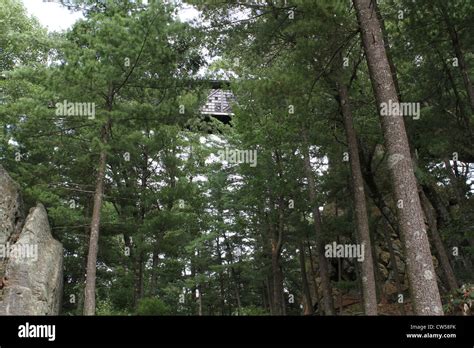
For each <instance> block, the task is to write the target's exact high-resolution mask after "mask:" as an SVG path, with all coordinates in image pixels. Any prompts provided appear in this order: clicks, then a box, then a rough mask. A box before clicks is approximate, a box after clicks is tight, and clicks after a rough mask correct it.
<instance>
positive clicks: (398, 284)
mask: <svg viewBox="0 0 474 348" xmlns="http://www.w3.org/2000/svg"><path fill="white" fill-rule="evenodd" d="M382 221H383V224H382V233H383V236H384V239H385V243H387V247H388V252H389V253H390V263H391V265H392V271H393V276H394V278H395V286H396V287H397V292H398V294H402V293H403V289H402V281H401V279H400V272H399V270H398V264H397V258H396V257H395V250H393V244H392V237H391V233H390V231H389V228H390V224H389V223H388V221H387V220H386V219H384V220H382ZM397 302H398V301H397ZM399 307H400V314H401V315H405V314H406V312H405V304H404V303H399Z"/></svg>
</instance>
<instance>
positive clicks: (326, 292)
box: [303, 130, 336, 315]
mask: <svg viewBox="0 0 474 348" xmlns="http://www.w3.org/2000/svg"><path fill="white" fill-rule="evenodd" d="M303 139H304V142H305V149H304V150H303V153H304V167H305V172H306V178H307V180H308V193H309V199H310V202H311V207H312V211H313V220H314V230H315V234H316V238H315V239H316V253H317V255H316V256H317V259H318V263H319V275H320V277H321V289H322V295H323V299H322V300H323V310H324V313H325V314H326V315H335V314H336V313H335V310H334V301H333V298H332V289H331V280H330V278H329V266H328V262H327V259H326V257H325V256H324V245H323V238H322V223H321V214H320V212H319V207H318V204H317V202H316V184H315V180H314V173H313V170H312V169H311V162H310V158H309V150H310V149H309V146H308V140H307V134H306V130H304V131H303Z"/></svg>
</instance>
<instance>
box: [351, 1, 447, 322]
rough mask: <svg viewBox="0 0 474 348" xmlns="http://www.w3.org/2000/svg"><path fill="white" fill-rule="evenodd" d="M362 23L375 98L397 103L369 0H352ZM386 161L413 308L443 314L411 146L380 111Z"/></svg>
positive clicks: (401, 127) (399, 123)
mask: <svg viewBox="0 0 474 348" xmlns="http://www.w3.org/2000/svg"><path fill="white" fill-rule="evenodd" d="M353 3H354V7H355V9H356V13H357V19H358V22H359V26H360V29H361V36H362V41H363V44H364V50H365V54H366V59H367V64H368V67H369V73H370V78H371V81H372V86H373V89H374V92H375V97H376V100H377V107H378V110H379V113H380V108H381V107H382V105H383V103H385V104H387V105H388V104H389V101H390V102H392V103H398V102H399V100H398V95H397V91H396V89H395V85H394V82H393V78H392V75H391V70H390V65H389V62H388V59H387V55H386V52H385V47H384V41H383V35H382V31H381V27H380V23H379V21H378V18H377V15H376V12H375V6H376V2H375V1H373V0H353ZM380 120H381V124H382V130H383V133H384V139H385V146H386V149H387V152H388V155H389V156H388V166H389V170H390V173H391V179H392V182H393V191H394V196H395V199H396V201H397V205H398V207H399V209H398V222H399V225H400V232H401V234H402V236H403V242H404V244H405V249H406V261H407V271H408V277H409V280H410V289H411V293H412V296H411V298H412V301H413V307H414V311H415V314H418V315H442V314H443V308H442V303H441V298H440V295H439V290H438V284H437V283H436V274H435V271H434V267H433V260H432V258H431V252H430V245H429V241H428V236H427V234H426V230H425V226H424V221H423V211H422V209H421V204H420V198H419V196H418V190H417V184H416V178H415V175H414V172H413V164H412V160H411V155H410V147H409V144H408V138H407V134H406V130H405V124H404V121H403V116H402V115H392V116H382V115H380Z"/></svg>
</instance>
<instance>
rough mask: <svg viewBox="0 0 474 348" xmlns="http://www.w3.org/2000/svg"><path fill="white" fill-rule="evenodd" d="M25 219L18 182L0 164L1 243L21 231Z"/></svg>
mask: <svg viewBox="0 0 474 348" xmlns="http://www.w3.org/2000/svg"><path fill="white" fill-rule="evenodd" d="M23 220H24V215H23V202H22V199H21V195H20V190H19V187H18V184H17V183H16V182H15V181H13V179H12V178H11V177H10V175H8V173H7V171H6V170H5V169H4V168H3V167H2V166H1V165H0V245H4V244H5V243H6V242H7V241H8V239H9V238H10V236H11V235H12V234H13V233H19V232H20V229H21V225H22V223H23ZM0 257H1V255H0Z"/></svg>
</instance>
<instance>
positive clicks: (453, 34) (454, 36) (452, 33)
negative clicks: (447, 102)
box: [440, 2, 474, 126]
mask: <svg viewBox="0 0 474 348" xmlns="http://www.w3.org/2000/svg"><path fill="white" fill-rule="evenodd" d="M440 4H441V12H442V15H443V20H444V22H445V24H446V27H447V28H448V32H449V37H450V38H451V42H452V44H453V48H454V53H455V54H456V58H457V59H458V64H459V69H460V71H461V75H462V80H463V82H464V87H465V88H466V92H467V96H468V99H469V105H470V106H471V109H472V111H474V87H473V85H472V82H471V79H470V78H469V69H468V67H467V64H466V60H465V58H464V53H463V51H462V48H461V42H460V41H459V35H458V32H457V30H456V28H455V27H454V25H453V23H452V22H451V19H450V18H449V13H448V10H447V8H446V6H445V5H444V4H443V3H442V2H440ZM468 126H470V125H468Z"/></svg>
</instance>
